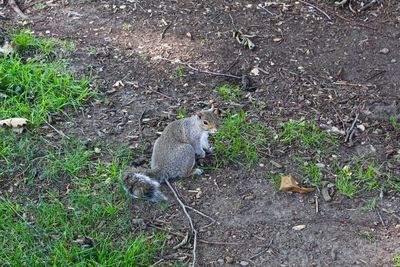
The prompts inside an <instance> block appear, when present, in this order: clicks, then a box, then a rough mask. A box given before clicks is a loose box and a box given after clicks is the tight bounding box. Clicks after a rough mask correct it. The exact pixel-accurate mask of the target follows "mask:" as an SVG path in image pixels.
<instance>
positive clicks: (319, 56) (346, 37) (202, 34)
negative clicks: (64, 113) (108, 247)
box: [0, 0, 400, 266]
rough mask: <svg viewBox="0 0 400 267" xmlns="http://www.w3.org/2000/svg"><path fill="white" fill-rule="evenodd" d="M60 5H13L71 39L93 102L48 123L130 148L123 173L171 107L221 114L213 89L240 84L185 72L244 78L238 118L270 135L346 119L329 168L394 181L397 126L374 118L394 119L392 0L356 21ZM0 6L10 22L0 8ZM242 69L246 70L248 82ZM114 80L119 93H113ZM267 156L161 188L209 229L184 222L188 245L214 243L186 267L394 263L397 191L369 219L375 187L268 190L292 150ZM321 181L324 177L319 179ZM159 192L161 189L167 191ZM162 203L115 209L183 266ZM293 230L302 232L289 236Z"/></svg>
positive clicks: (44, 29)
mask: <svg viewBox="0 0 400 267" xmlns="http://www.w3.org/2000/svg"><path fill="white" fill-rule="evenodd" d="M25 2H26V1H25ZM62 2H66V1H36V0H31V1H27V2H26V3H24V1H22V5H21V7H22V9H23V11H24V13H25V14H26V15H28V16H29V18H30V19H31V20H32V23H31V24H30V25H29V27H31V29H32V30H34V31H35V32H36V33H37V34H42V35H44V36H52V37H57V38H60V39H70V40H72V41H73V42H74V43H75V44H76V52H75V53H74V54H73V57H72V58H71V62H72V65H73V67H74V71H76V72H78V73H86V74H87V73H88V72H89V71H92V75H93V78H94V83H95V84H96V85H97V87H98V90H99V92H100V93H101V96H100V97H99V98H98V100H95V101H92V102H91V103H89V104H87V105H86V106H85V107H84V108H83V109H82V110H80V112H79V114H77V115H76V117H74V119H73V120H72V121H71V120H69V119H68V120H66V119H65V118H60V119H59V121H58V122H57V121H55V122H54V124H55V125H56V126H57V127H58V128H59V129H62V130H63V131H64V132H65V133H67V134H78V135H79V136H81V137H82V138H87V139H89V138H90V139H95V140H107V142H110V143H112V144H114V145H115V146H118V145H121V144H125V145H129V146H130V147H131V148H140V147H144V154H143V155H140V157H139V158H137V159H136V160H135V162H134V163H132V164H136V165H142V164H144V165H146V164H147V163H148V161H149V158H150V154H151V145H152V143H153V142H154V140H155V139H156V138H157V136H158V135H157V132H159V131H162V129H163V128H164V127H165V125H166V124H167V123H168V122H170V121H172V120H174V119H175V118H176V114H177V112H178V110H179V109H185V110H187V112H188V113H189V114H190V113H193V112H194V111H196V110H198V109H201V108H203V107H205V106H207V105H208V104H209V103H210V101H211V102H213V103H214V105H215V106H217V107H219V108H222V109H229V108H233V106H232V104H231V103H229V102H224V101H223V100H222V99H221V98H220V97H219V96H218V93H217V92H216V90H215V89H216V87H218V86H221V85H223V84H225V83H235V84H238V85H241V79H235V78H231V77H225V76H216V75H210V74H206V73H203V72H201V71H198V70H208V71H213V72H219V73H225V74H227V73H229V74H232V75H235V76H238V77H242V75H247V76H248V77H249V78H250V80H251V88H250V89H249V92H248V94H247V95H246V97H243V99H241V101H240V105H242V106H241V107H242V108H243V109H244V110H246V111H247V112H248V114H249V118H250V119H251V120H252V121H257V122H260V123H262V124H264V125H265V126H266V127H268V128H269V129H270V130H271V131H272V132H274V131H277V129H279V127H280V123H281V122H285V121H288V120H289V119H300V118H306V119H310V120H314V121H316V122H317V124H318V125H320V126H321V127H323V126H329V127H332V126H335V127H337V128H338V129H339V130H342V131H343V130H345V129H347V128H348V127H350V126H351V123H352V122H353V120H354V117H355V115H356V114H359V124H362V125H364V127H365V130H363V131H362V130H361V129H358V130H357V132H356V134H355V136H354V142H355V143H354V145H353V146H352V147H346V146H345V145H344V144H341V150H340V155H339V161H340V162H343V163H345V162H347V161H349V160H350V159H352V158H353V157H370V158H373V159H374V160H375V161H376V162H377V164H378V165H380V164H382V166H384V169H385V170H390V171H391V172H392V173H393V174H394V175H395V176H397V177H399V176H400V168H399V166H398V165H397V164H396V161H395V160H394V159H393V156H394V155H395V154H396V153H399V152H398V151H399V149H400V145H399V140H400V139H399V138H400V131H399V130H394V129H393V128H392V127H391V126H390V124H389V123H388V116H391V117H394V118H397V120H398V119H400V101H399V100H400V89H399V87H400V65H399V64H400V2H398V1H397V0H385V1H383V4H382V5H374V6H372V7H371V8H370V9H368V10H365V11H363V12H360V13H357V14H353V13H352V12H351V10H350V9H349V8H348V7H344V8H335V7H334V6H333V5H332V4H329V3H328V1H312V2H311V1H310V2H308V3H313V4H315V5H317V7H318V8H319V9H320V10H317V9H315V8H312V7H310V6H309V5H307V4H306V3H305V2H303V1H289V0H288V1H276V2H275V4H272V5H270V6H265V8H266V9H267V10H268V11H270V12H273V13H274V14H275V15H274V14H270V13H269V12H267V11H266V10H265V9H262V8H257V5H258V3H261V2H258V1H227V0H225V1H220V0H216V1H208V0H207V1H174V0H171V1H154V0H146V1H139V0H124V1H123V0H114V1H101V0H86V1H82V0H78V1H69V4H63V3H62ZM353 2H356V3H358V1H353ZM353 8H354V9H357V6H354V7H353ZM0 11H1V12H2V13H3V15H4V16H5V17H9V18H12V23H15V25H17V18H16V17H15V16H16V15H15V14H14V13H13V12H12V10H9V9H8V8H3V9H1V10H0ZM321 11H324V12H326V14H327V15H328V16H326V15H324V14H323V13H322V12H321ZM328 17H329V18H328ZM235 30H241V31H242V32H243V33H250V32H252V33H254V34H255V35H256V36H255V37H254V38H252V41H253V42H254V44H255V45H256V47H255V48H254V49H253V50H249V49H246V48H245V47H243V46H241V45H240V44H239V43H238V42H236V40H235V39H234V38H233V37H232V31H235ZM175 60H180V61H181V62H185V63H189V64H191V66H192V67H193V68H194V69H191V68H189V67H188V66H183V67H184V73H183V75H181V77H178V75H177V72H178V71H177V70H178V68H179V66H182V65H179V64H176V63H174V62H173V61H175ZM256 67H258V70H259V72H258V75H254V72H253V73H251V71H252V70H253V69H254V68H256ZM117 81H122V84H123V86H122V85H121V84H120V86H114V87H113V85H114V84H115V83H116V82H117ZM139 120H140V121H141V122H140V123H139ZM139 126H140V127H142V130H141V131H139ZM343 139H344V137H343V136H341V140H342V141H343ZM270 150H271V151H270V155H269V156H265V158H263V159H262V160H261V161H260V164H258V165H257V166H256V167H255V168H252V169H251V170H247V169H244V168H239V167H237V166H235V165H234V164H231V165H228V166H226V167H224V168H222V169H220V170H216V171H208V172H207V174H206V175H204V176H202V177H198V178H193V179H187V180H179V181H177V182H176V183H175V185H176V186H177V189H178V191H179V192H180V194H181V195H182V198H183V199H184V200H185V201H186V202H187V203H188V204H190V205H192V206H193V207H195V208H197V209H199V210H201V211H203V212H205V213H207V214H209V215H210V216H212V217H213V218H214V219H216V220H217V223H216V224H214V225H211V226H209V227H204V226H206V225H207V224H208V223H209V222H208V221H207V220H206V219H204V218H202V217H198V216H197V215H193V217H194V220H195V224H196V226H197V228H198V229H200V234H199V238H200V239H202V240H207V241H217V242H225V244H207V243H204V242H200V243H199V247H198V261H199V266H221V265H223V266H225V265H229V266H246V265H248V266H392V265H393V262H392V258H393V256H395V255H399V254H400V220H399V218H400V217H399V216H400V195H399V193H395V192H385V194H384V195H383V197H382V199H381V202H380V207H381V209H380V212H375V211H369V212H365V211H362V209H361V208H362V207H363V206H364V205H365V204H366V203H368V201H371V199H372V198H373V197H375V196H376V195H377V194H376V192H375V193H370V194H364V195H362V196H361V197H357V198H354V199H349V198H345V197H342V196H340V195H338V194H336V195H334V197H333V200H332V201H330V202H326V201H325V200H324V199H323V198H322V197H321V195H320V194H319V193H315V194H314V193H312V194H307V195H298V194H287V193H278V192H276V189H275V188H274V185H273V182H272V181H271V180H270V179H268V178H267V177H268V176H269V175H272V174H274V173H293V174H294V175H296V168H295V164H294V163H293V155H294V154H295V153H296V152H298V151H296V149H295V148H294V149H286V150H282V149H280V148H279V147H270ZM271 160H273V161H274V162H277V163H279V165H281V166H282V167H281V168H278V167H277V166H276V164H271ZM207 163H208V161H207V160H206V161H205V163H204V164H207ZM324 163H325V164H327V165H329V164H330V162H324ZM324 176H325V177H324V178H325V179H326V180H331V181H334V179H335V178H334V176H333V174H332V173H328V172H326V173H324ZM163 191H164V192H166V193H167V194H168V190H167V187H163ZM378 194H379V192H378ZM169 198H170V203H169V206H168V207H167V208H165V209H162V208H159V207H158V206H156V205H153V204H148V203H132V206H131V207H132V210H129V211H127V212H132V223H135V222H137V221H138V220H137V219H143V221H144V222H145V224H146V225H147V228H148V229H154V227H163V228H168V229H170V230H171V233H172V234H171V240H170V247H171V248H168V249H167V250H166V251H164V253H163V255H160V258H165V261H163V262H162V263H161V264H167V262H168V258H172V259H177V258H179V257H185V256H186V257H187V259H190V254H191V249H190V247H185V246H184V247H182V248H180V249H179V250H173V249H172V247H173V246H174V245H176V244H177V243H179V242H180V240H181V239H182V237H180V236H179V234H183V235H184V234H185V233H186V232H187V231H189V230H190V229H189V227H188V224H187V221H186V218H185V217H184V215H183V213H182V212H181V209H180V207H179V205H178V204H177V203H176V202H175V201H174V198H173V196H172V194H169ZM316 199H317V200H316ZM316 201H317V203H316ZM316 206H318V213H317V212H316ZM296 225H305V228H304V229H303V230H300V231H295V230H293V229H292V227H293V226H296ZM201 227H204V228H201ZM173 233H175V234H178V235H174V234H173ZM234 243H236V244H234Z"/></svg>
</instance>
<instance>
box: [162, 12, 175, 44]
mask: <svg viewBox="0 0 400 267" xmlns="http://www.w3.org/2000/svg"><path fill="white" fill-rule="evenodd" d="M176 18H177V17H175V19H174V20H173V21H171V22H170V23H168V24H167V26H165V28H164V30H163V31H162V33H161V38H160V41H161V40H162V39H164V35H165V33H166V32H167V30H168V29H169V27H171V25H172V24H174V23H175V21H176Z"/></svg>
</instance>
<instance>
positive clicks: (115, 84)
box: [113, 80, 125, 87]
mask: <svg viewBox="0 0 400 267" xmlns="http://www.w3.org/2000/svg"><path fill="white" fill-rule="evenodd" d="M124 86H125V85H124V84H123V82H122V81H121V80H119V81H116V82H115V83H114V85H113V87H124Z"/></svg>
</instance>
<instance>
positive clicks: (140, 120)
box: [139, 110, 146, 141]
mask: <svg viewBox="0 0 400 267" xmlns="http://www.w3.org/2000/svg"><path fill="white" fill-rule="evenodd" d="M145 113H146V110H143V112H142V114H140V117H139V137H140V141H142V140H143V134H142V119H143V116H144V114H145Z"/></svg>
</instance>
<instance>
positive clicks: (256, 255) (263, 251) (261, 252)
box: [249, 237, 274, 260]
mask: <svg viewBox="0 0 400 267" xmlns="http://www.w3.org/2000/svg"><path fill="white" fill-rule="evenodd" d="M273 241H274V237H271V240H270V241H269V243H268V245H267V246H266V247H265V248H264V249H263V250H261V251H260V252H258V253H257V254H255V255H253V256H251V257H250V258H249V259H250V260H253V259H255V258H257V257H258V256H260V255H262V254H264V253H265V252H266V251H267V250H268V249H269V248H270V246H271V244H272V242H273Z"/></svg>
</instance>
